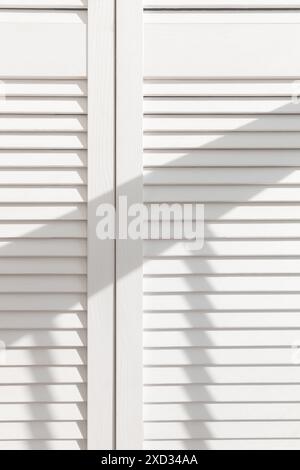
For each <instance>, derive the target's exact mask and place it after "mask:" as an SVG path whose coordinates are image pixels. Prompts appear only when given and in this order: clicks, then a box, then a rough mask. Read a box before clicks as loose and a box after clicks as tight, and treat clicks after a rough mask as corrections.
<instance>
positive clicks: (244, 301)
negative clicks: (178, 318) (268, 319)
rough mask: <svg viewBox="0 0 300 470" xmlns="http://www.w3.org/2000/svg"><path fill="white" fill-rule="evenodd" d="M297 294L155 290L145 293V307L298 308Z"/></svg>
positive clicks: (160, 309)
mask: <svg viewBox="0 0 300 470" xmlns="http://www.w3.org/2000/svg"><path fill="white" fill-rule="evenodd" d="M299 305H300V295H299V294H298V293H297V294H279V293H278V294H241V293H234V294H204V293H201V294H198V293H190V292H189V293H185V294H177V295H176V294H169V295H165V294H160V295H158V294H156V295H148V294H145V295H144V309H145V310H158V311H165V310H169V311H176V310H209V309H211V310H243V309H245V310H289V309H290V310H296V309H299Z"/></svg>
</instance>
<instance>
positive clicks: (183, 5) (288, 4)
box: [144, 0, 300, 9]
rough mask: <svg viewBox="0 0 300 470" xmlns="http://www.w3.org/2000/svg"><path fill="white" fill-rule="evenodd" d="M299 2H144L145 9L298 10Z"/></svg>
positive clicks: (258, 0) (233, 0)
mask: <svg viewBox="0 0 300 470" xmlns="http://www.w3.org/2000/svg"><path fill="white" fill-rule="evenodd" d="M299 6H300V2H299V0H288V1H284V0H210V1H208V0H144V7H145V8H149V9H150V8H151V9H152V8H153V9H159V8H168V9H172V8H183V9H192V8H199V9H201V8H211V9H213V8H233V9H235V8H254V9H260V8H297V7H299Z"/></svg>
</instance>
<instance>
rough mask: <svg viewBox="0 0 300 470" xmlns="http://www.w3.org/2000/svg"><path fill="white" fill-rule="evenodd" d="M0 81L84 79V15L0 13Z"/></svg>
mask: <svg viewBox="0 0 300 470" xmlns="http://www.w3.org/2000/svg"><path fill="white" fill-rule="evenodd" d="M0 25H1V28H0V41H1V43H2V44H9V45H10V46H9V48H6V47H3V48H1V52H0V63H1V65H0V76H1V78H19V77H28V78H39V77H41V78H43V77H44V78H48V79H49V78H51V77H52V78H73V77H76V78H84V77H85V76H86V61H87V55H86V47H87V42H86V33H87V30H86V25H87V14H86V13H85V12H76V11H61V12H58V11H55V10H48V11H39V10H27V11H26V10H15V11H12V10H8V11H4V10H3V11H1V10H0Z"/></svg>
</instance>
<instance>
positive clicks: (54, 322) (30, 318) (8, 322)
mask: <svg viewBox="0 0 300 470" xmlns="http://www.w3.org/2000/svg"><path fill="white" fill-rule="evenodd" d="M14 277H15V276H14ZM53 277H54V276H53ZM56 277H57V278H58V280H59V279H60V277H59V276H55V277H54V278H55V279H56ZM23 279H24V278H23ZM25 281H26V279H25ZM23 282H24V280H23ZM0 320H1V328H3V329H13V328H17V329H22V328H24V329H43V330H44V329H49V328H50V329H68V330H69V329H76V330H78V329H83V328H86V323H87V320H86V313H85V312H83V313H79V312H50V313H49V312H48V313H46V312H9V313H5V312H1V313H0Z"/></svg>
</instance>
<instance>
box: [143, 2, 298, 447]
mask: <svg viewBox="0 0 300 470" xmlns="http://www.w3.org/2000/svg"><path fill="white" fill-rule="evenodd" d="M144 5H145V7H146V9H147V10H146V11H145V12H144V19H145V68H144V72H145V81H144V154H143V164H144V200H145V203H146V204H148V206H149V207H150V204H151V203H158V202H159V203H161V202H162V203H163V202H178V203H183V202H192V203H196V202H198V203H204V204H205V223H204V231H205V243H204V247H203V249H202V250H201V251H199V252H196V253H195V252H193V251H187V250H186V249H185V248H184V246H183V245H182V244H181V243H179V242H176V241H174V240H162V239H160V240H151V241H150V240H149V241H144V336H143V341H144V437H145V444H144V445H145V448H148V449H153V448H157V449H215V450H216V449H282V448H284V449H285V448H296V449H299V448H300V433H299V422H300V415H299V412H298V402H299V383H300V377H299V366H298V365H297V361H298V359H297V348H298V343H299V338H300V330H299V328H300V323H299V320H300V316H299V306H300V302H299V299H300V297H299V286H300V284H299V279H298V275H299V273H300V267H299V266H300V265H299V256H300V251H299V248H300V245H298V243H299V235H300V233H299V230H298V229H299V227H298V223H299V202H300V200H299V183H300V181H299V180H298V170H299V163H300V160H299V148H300V146H299V142H298V126H299V108H298V107H299V104H298V100H297V99H295V96H294V98H293V95H294V94H295V90H297V83H295V81H294V80H293V79H291V78H290V77H295V78H297V77H299V71H298V67H299V60H296V62H295V61H294V59H293V54H294V52H293V51H292V50H291V49H293V48H292V46H291V44H292V42H291V36H290V34H291V35H292V36H293V35H294V34H298V32H299V31H298V30H299V28H298V26H296V25H297V23H298V15H299V12H298V11H293V12H289V11H282V12H275V11H264V12H259V11H249V12H245V11H238V10H234V7H237V6H239V7H248V6H249V7H262V6H264V7H279V6H283V5H282V2H274V1H272V2H271V1H270V2H259V5H258V3H257V2H251V1H249V2H243V1H241V0H240V1H237V2H234V1H233V2H227V1H223V2H222V1H220V2H218V1H217V2H210V3H209V4H208V3H207V2H205V1H201V0H197V1H196V0H195V1H186V2H185V1H176V0H174V1H173V0H170V1H162V0H158V1H155V0H153V1H148V0H146V1H145V2H144ZM284 6H299V2H289V5H284ZM173 7H174V8H176V7H177V8H191V9H192V8H193V7H194V8H198V10H197V11H189V12H185V11H183V12H181V11H176V12H173V13H171V11H168V10H165V11H158V9H159V8H173ZM201 7H203V8H205V7H209V8H211V9H213V8H214V7H216V8H217V7H228V8H233V11H231V13H228V12H225V11H224V12H214V11H209V12H207V11H206V12H204V11H201V10H200V9H201ZM152 10H154V11H152ZM294 27H296V29H295V30H294V29H293V28H294ZM285 28H287V29H288V30H289V32H288V34H285V33H284V32H283V30H284V29H285ZM296 31H297V32H296ZM261 32H263V35H264V39H263V40H260V39H259V38H260V33H261ZM276 37H277V39H276ZM221 38H222V39H221ZM277 40H278V41H280V47H279V44H278V43H277V42H276V41H277ZM230 41H233V42H232V47H231V46H230V45H229V43H230ZM271 43H272V50H273V52H272V51H271V49H269V45H271ZM290 46H291V47H290ZM283 51H284V53H283ZM294 51H295V50H294ZM283 57H284V58H283ZM279 77H281V78H280V79H279ZM150 222H151V220H149V221H148V223H149V224H150Z"/></svg>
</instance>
